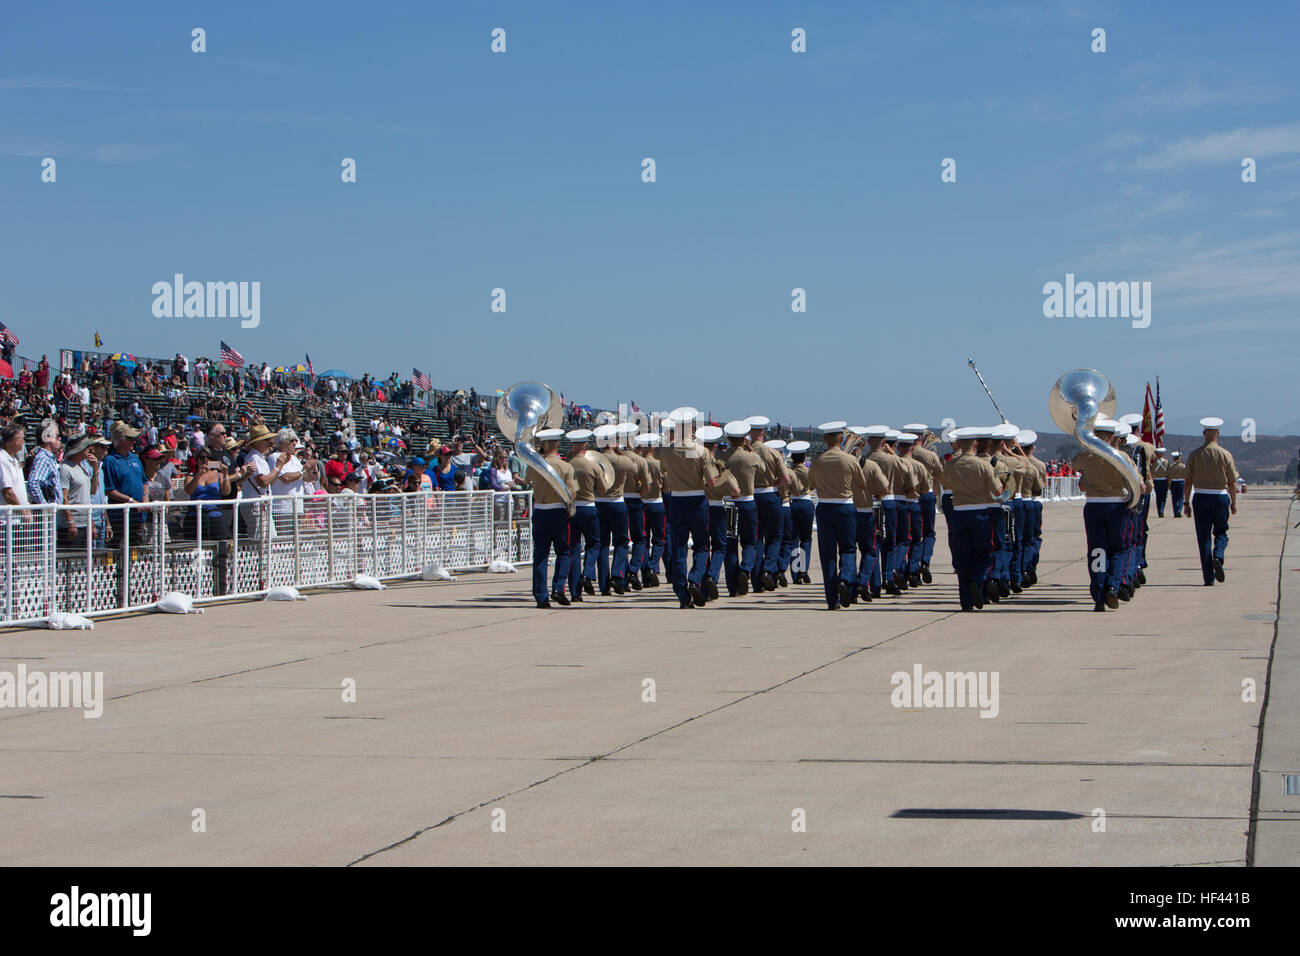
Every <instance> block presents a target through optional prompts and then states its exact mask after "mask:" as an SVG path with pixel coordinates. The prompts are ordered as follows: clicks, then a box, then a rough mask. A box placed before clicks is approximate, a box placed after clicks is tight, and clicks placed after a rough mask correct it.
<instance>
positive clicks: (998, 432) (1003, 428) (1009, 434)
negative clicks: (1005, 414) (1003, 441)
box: [992, 422, 1020, 438]
mask: <svg viewBox="0 0 1300 956" xmlns="http://www.w3.org/2000/svg"><path fill="white" fill-rule="evenodd" d="M992 432H993V434H992V437H993V438H1015V437H1016V436H1017V435H1019V434H1020V429H1019V428H1018V427H1017V426H1015V425H1012V424H1011V423H1010V422H1003V423H1002V424H1001V425H994V426H993V429H992Z"/></svg>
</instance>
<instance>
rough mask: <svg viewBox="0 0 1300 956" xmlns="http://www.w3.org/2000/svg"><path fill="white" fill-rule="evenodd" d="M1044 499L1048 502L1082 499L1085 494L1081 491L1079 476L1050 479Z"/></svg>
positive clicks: (1045, 489)
mask: <svg viewBox="0 0 1300 956" xmlns="http://www.w3.org/2000/svg"><path fill="white" fill-rule="evenodd" d="M1043 497H1044V498H1045V499H1046V500H1048V501H1064V500H1066V499H1070V498H1082V497H1083V492H1082V491H1080V490H1079V476H1078V475H1068V476H1064V477H1059V478H1048V479H1047V487H1046V488H1044V489H1043Z"/></svg>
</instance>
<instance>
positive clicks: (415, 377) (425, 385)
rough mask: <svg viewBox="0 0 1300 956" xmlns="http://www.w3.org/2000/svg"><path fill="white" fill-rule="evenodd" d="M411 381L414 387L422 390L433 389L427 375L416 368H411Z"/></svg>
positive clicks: (428, 390)
mask: <svg viewBox="0 0 1300 956" xmlns="http://www.w3.org/2000/svg"><path fill="white" fill-rule="evenodd" d="M411 381H412V382H414V383H415V387H416V388H418V389H419V390H420V391H422V392H432V391H433V382H431V381H429V376H427V375H425V374H424V373H423V372H421V371H420V370H419V369H418V368H413V369H411Z"/></svg>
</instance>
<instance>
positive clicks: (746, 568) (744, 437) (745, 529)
mask: <svg viewBox="0 0 1300 956" xmlns="http://www.w3.org/2000/svg"><path fill="white" fill-rule="evenodd" d="M722 430H723V432H724V433H725V434H726V436H727V441H728V443H729V445H730V447H729V448H728V449H727V453H726V455H725V457H724V460H725V461H726V463H727V471H728V472H729V473H730V474H731V475H732V476H733V477H734V478H735V479H736V484H737V485H738V486H739V491H738V492H737V493H736V494H735V495H734V496H733V497H732V499H731V500H732V502H733V503H734V506H735V509H736V526H737V530H738V533H739V538H740V563H739V566H738V567H737V569H736V593H737V594H740V595H744V594H748V593H749V590H750V587H751V586H752V585H753V584H755V576H756V575H758V574H760V572H761V569H762V552H761V551H760V547H761V544H760V535H759V528H760V527H761V521H762V519H761V517H760V512H759V506H758V500H757V499H758V496H757V494H755V491H756V488H755V485H757V484H758V482H760V481H767V480H769V474H770V473H769V471H768V468H767V463H766V462H765V461H764V459H763V458H762V456H761V455H760V454H759V453H758V452H756V451H755V450H754V449H753V445H752V442H753V439H752V438H751V437H750V434H751V433H750V427H749V423H748V422H744V421H732V422H727V424H725V425H723V426H722ZM777 502H778V503H777V510H778V511H779V510H780V507H781V506H780V499H779V498H778V499H777ZM777 517H778V518H779V517H780V515H779V514H778V516H777ZM728 577H729V578H730V577H731V575H730V574H728ZM772 583H773V586H775V584H776V580H775V578H773V582H772ZM755 590H759V589H758V588H755Z"/></svg>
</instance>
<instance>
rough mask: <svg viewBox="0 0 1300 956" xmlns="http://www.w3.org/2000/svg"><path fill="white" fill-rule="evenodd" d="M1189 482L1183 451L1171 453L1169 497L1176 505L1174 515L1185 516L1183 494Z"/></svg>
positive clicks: (1176, 516) (1177, 516)
mask: <svg viewBox="0 0 1300 956" xmlns="http://www.w3.org/2000/svg"><path fill="white" fill-rule="evenodd" d="M1186 483H1187V462H1185V461H1183V453H1182V452H1181V451H1175V452H1170V454H1169V499H1170V503H1171V504H1172V505H1173V506H1174V517H1175V518H1181V517H1182V516H1183V500H1184V499H1183V495H1184V493H1185V491H1186Z"/></svg>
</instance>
